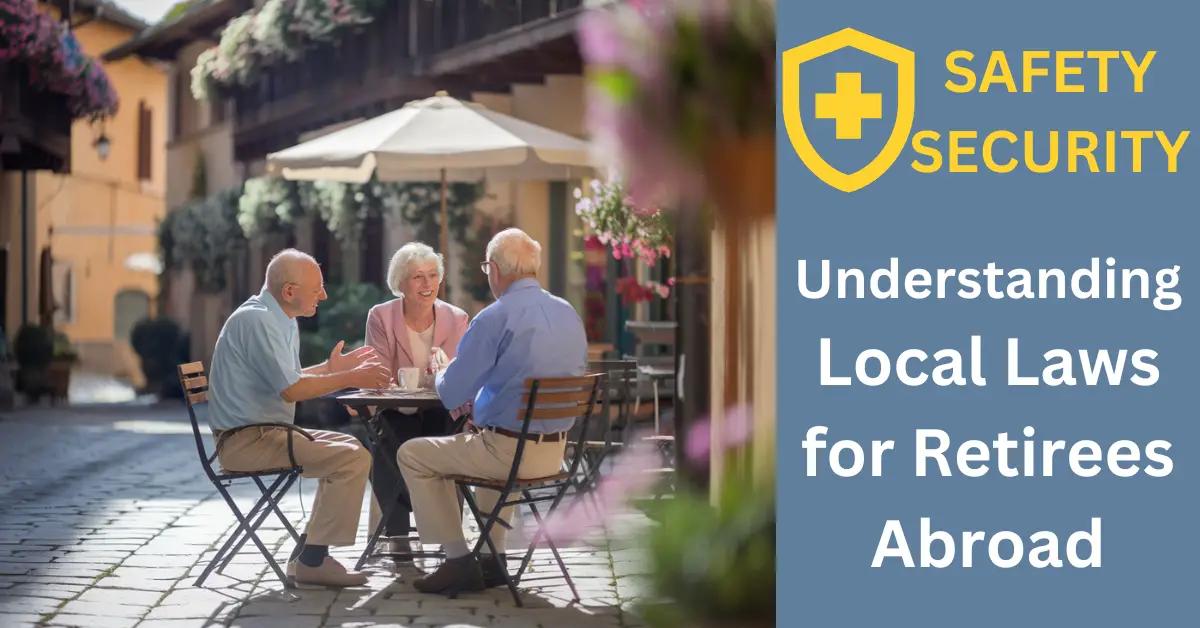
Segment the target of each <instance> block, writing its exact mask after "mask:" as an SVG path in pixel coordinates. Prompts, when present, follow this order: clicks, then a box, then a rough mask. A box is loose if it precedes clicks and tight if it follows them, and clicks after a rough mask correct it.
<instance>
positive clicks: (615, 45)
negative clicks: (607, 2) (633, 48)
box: [578, 11, 624, 65]
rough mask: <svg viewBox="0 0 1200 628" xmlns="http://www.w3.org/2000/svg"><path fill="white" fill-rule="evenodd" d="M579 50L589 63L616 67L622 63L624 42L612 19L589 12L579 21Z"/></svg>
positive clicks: (600, 13)
mask: <svg viewBox="0 0 1200 628" xmlns="http://www.w3.org/2000/svg"><path fill="white" fill-rule="evenodd" d="M578 35H579V37H578V38H579V49H580V52H581V53H582V54H583V56H584V57H585V58H586V59H587V60H588V62H589V63H596V64H601V65H616V64H618V63H620V62H621V52H622V50H623V48H624V42H623V41H622V40H621V35H620V33H619V32H618V31H617V28H616V24H615V23H614V22H613V20H612V18H611V17H610V16H608V15H606V14H604V13H602V12H600V11H588V12H587V13H585V14H584V15H583V17H581V18H580V20H579V33H578Z"/></svg>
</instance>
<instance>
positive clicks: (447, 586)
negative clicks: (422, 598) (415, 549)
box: [413, 554, 483, 597]
mask: <svg viewBox="0 0 1200 628" xmlns="http://www.w3.org/2000/svg"><path fill="white" fill-rule="evenodd" d="M413 588H414V589H416V590H418V591H420V592H421V593H441V594H442V595H447V596H450V597H455V596H456V595H458V594H459V593H461V592H463V591H482V590H483V572H481V571H480V570H479V561H478V560H475V556H473V555H471V554H467V555H466V556H461V557H459V558H450V559H448V560H446V562H444V563H442V566H441V567H438V568H437V571H435V572H433V573H431V574H429V575H427V576H423V577H421V578H417V579H416V580H413Z"/></svg>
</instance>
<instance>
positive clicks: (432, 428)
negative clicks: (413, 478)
mask: <svg viewBox="0 0 1200 628" xmlns="http://www.w3.org/2000/svg"><path fill="white" fill-rule="evenodd" d="M444 276H445V266H444V264H443V262H442V256H441V255H439V254H438V253H436V252H434V250H433V249H432V248H430V247H429V246H428V245H425V244H422V243H420V242H411V243H409V244H405V245H404V246H402V247H400V250H398V251H396V254H395V255H393V256H392V261H391V264H390V265H389V266H388V274H387V283H388V287H389V288H391V290H392V294H394V295H396V298H395V299H392V300H391V301H388V302H387V303H381V304H379V305H376V306H375V307H373V308H371V311H370V313H369V314H368V315H367V333H366V344H367V345H368V346H370V347H372V348H374V349H375V352H376V353H377V354H378V355H379V357H380V358H381V361H382V362H383V364H384V365H385V366H387V367H388V368H389V369H390V370H391V373H392V376H393V377H394V378H396V381H399V379H400V377H399V376H400V374H401V371H400V369H403V368H407V367H416V368H418V369H420V373H422V374H425V373H428V372H431V371H432V370H434V369H436V368H437V367H439V366H443V365H444V362H443V359H445V360H446V361H448V360H450V359H453V358H454V356H455V353H456V351H457V349H458V341H459V340H460V339H462V336H463V334H464V333H466V331H467V318H468V317H467V313H466V312H464V311H463V310H461V309H459V308H457V307H455V306H453V305H450V304H449V303H446V302H445V301H442V300H441V299H439V298H438V289H439V288H440V287H441V283H442V278H443V277H444ZM421 379H422V380H423V382H422V383H425V380H426V378H425V377H422V378H421ZM383 418H384V420H386V421H388V423H389V425H391V427H392V430H393V432H394V433H395V434H396V436H397V440H396V442H391V443H388V444H387V446H388V447H389V448H391V449H392V451H390V452H378V454H377V455H376V456H375V468H374V472H373V474H372V485H373V486H374V487H375V496H376V501H378V500H380V499H381V494H382V493H384V492H387V489H388V488H389V487H394V486H395V485H396V484H399V485H400V488H401V498H400V500H399V502H398V503H397V504H396V506H395V508H394V509H393V511H392V514H391V516H390V517H389V518H388V521H387V526H386V528H385V529H384V535H385V536H387V537H393V539H394V540H389V542H388V543H387V544H385V545H384V551H385V552H387V553H392V554H404V553H408V552H409V549H408V545H407V542H406V541H405V540H404V538H403V537H407V536H408V533H409V506H408V497H407V494H408V490H407V488H405V487H404V479H403V478H402V477H400V475H398V474H396V473H393V472H392V471H391V469H390V468H389V465H387V464H386V463H384V462H383V461H384V460H386V458H385V456H390V457H391V458H392V459H395V457H396V451H395V449H394V448H397V447H399V446H400V445H402V444H403V443H404V442H405V441H408V440H410V439H412V438H417V437H419V436H443V435H445V434H446V433H447V431H448V429H449V424H450V416H449V414H448V413H447V412H446V411H445V410H427V411H422V412H419V413H418V412H416V411H415V410H410V411H408V414H403V413H401V412H399V411H387V412H385V413H384V415H383ZM372 506H374V504H372ZM372 519H374V517H372ZM395 537H401V538H395Z"/></svg>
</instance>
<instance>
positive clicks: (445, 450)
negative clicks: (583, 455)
mask: <svg viewBox="0 0 1200 628" xmlns="http://www.w3.org/2000/svg"><path fill="white" fill-rule="evenodd" d="M565 448H566V441H565V440H560V441H557V442H553V443H550V442H546V443H538V442H536V441H525V450H524V452H523V453H522V455H521V469H520V471H519V472H518V473H517V477H519V478H522V479H530V478H538V477H544V476H547V475H553V474H555V473H558V472H559V471H561V470H562V461H563V451H564V449H565ZM516 452H517V439H515V438H512V437H509V436H504V435H501V434H497V433H495V432H491V431H482V432H480V433H478V434H456V435H454V436H441V437H435V438H414V439H412V440H410V441H408V442H406V443H404V444H403V445H401V446H400V450H399V451H397V452H396V462H398V463H399V465H400V473H402V474H403V475H404V482H405V484H407V485H408V493H409V495H410V496H411V497H412V506H413V515H414V516H415V517H416V519H417V532H418V533H420V535H421V541H422V542H424V543H441V544H443V545H444V544H446V543H449V542H452V541H463V540H464V537H463V531H462V515H461V513H460V512H459V510H458V496H457V495H458V494H457V492H456V490H457V489H456V487H455V485H454V481H453V480H449V479H447V478H446V476H450V475H467V476H471V477H479V478H488V479H495V480H501V481H503V480H506V479H508V474H509V471H511V470H512V463H513V458H515V457H516ZM499 496H500V494H499V492H497V491H492V490H488V489H476V490H475V498H476V501H477V503H478V505H479V509H480V510H481V511H483V512H485V513H487V512H491V510H492V508H494V507H495V506H496V500H497V499H498V498H499ZM511 498H512V496H511V495H510V499H511ZM500 516H501V518H503V519H504V520H505V521H508V522H509V523H512V516H513V508H512V507H511V506H510V507H508V508H505V509H504V510H502V511H500ZM506 532H507V530H505V528H504V527H503V526H501V525H499V524H496V525H493V526H492V531H491V534H489V536H491V538H492V543H494V544H495V545H496V549H497V550H499V551H501V552H503V551H505V546H504V539H505V533H506ZM484 549H485V550H486V549H487V546H486V545H485V546H484Z"/></svg>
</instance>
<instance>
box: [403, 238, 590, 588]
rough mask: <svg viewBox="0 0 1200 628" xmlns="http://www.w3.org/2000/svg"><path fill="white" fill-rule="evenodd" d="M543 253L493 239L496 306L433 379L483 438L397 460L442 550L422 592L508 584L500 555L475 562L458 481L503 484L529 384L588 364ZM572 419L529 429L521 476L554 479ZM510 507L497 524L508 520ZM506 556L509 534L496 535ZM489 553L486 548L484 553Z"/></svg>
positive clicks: (409, 450)
mask: <svg viewBox="0 0 1200 628" xmlns="http://www.w3.org/2000/svg"><path fill="white" fill-rule="evenodd" d="M541 256H542V247H541V245H540V244H538V242H537V241H536V240H534V239H533V238H531V237H529V236H528V235H526V234H525V232H524V231H521V230H520V229H505V230H504V231H501V232H500V233H497V234H496V236H495V237H493V238H492V240H491V242H489V243H488V246H487V256H486V258H485V260H484V261H483V262H482V263H481V264H480V269H481V270H482V271H483V272H485V273H487V276H488V286H489V287H490V288H491V290H492V295H493V296H494V297H496V301H495V302H494V303H492V304H491V305H489V306H487V307H486V308H484V309H483V311H481V312H480V313H479V314H478V315H477V316H476V317H475V320H473V321H471V326H470V327H469V328H468V329H467V333H466V334H464V335H463V337H462V340H461V341H460V342H459V343H458V355H457V357H455V358H454V360H453V361H451V362H450V364H449V365H448V366H447V367H446V369H445V370H443V371H441V372H440V373H438V375H437V380H436V385H437V392H438V396H440V397H441V399H442V403H443V404H445V406H446V407H447V408H455V407H458V406H460V405H462V404H464V403H466V402H468V401H472V400H473V401H474V402H475V409H474V414H473V417H472V422H473V423H474V424H475V427H476V428H478V431H477V433H464V434H458V435H456V436H444V437H435V438H416V439H413V440H410V441H408V442H406V443H404V445H402V446H401V447H400V450H399V451H398V452H397V454H396V460H397V462H399V464H400V472H401V473H402V474H403V475H404V482H405V483H406V484H407V486H408V492H409V495H410V496H411V497H412V504H413V514H415V515H416V518H417V530H418V531H419V532H420V535H421V540H422V541H424V542H426V543H440V544H441V545H442V547H443V549H445V551H446V562H444V563H443V564H442V566H441V567H440V568H438V570H437V571H435V572H433V573H431V574H429V575H427V576H424V577H422V578H418V579H417V580H415V581H413V586H414V587H415V588H416V589H417V590H418V591H422V592H425V593H443V594H453V593H458V592H460V591H478V590H480V589H483V588H485V587H493V586H499V585H502V584H504V582H505V579H504V574H503V573H502V572H503V570H505V569H506V566H505V564H506V561H505V557H504V556H503V555H501V556H491V555H490V554H485V555H484V557H483V562H482V564H481V563H480V562H479V561H477V560H476V559H475V557H474V556H472V555H471V553H470V551H469V549H468V547H467V542H466V540H465V538H464V537H463V530H462V514H461V512H460V510H459V506H458V499H457V497H456V493H455V484H454V480H453V479H451V477H452V476H454V475H469V476H475V477H486V478H493V479H497V480H504V479H505V478H507V477H508V474H509V470H510V469H511V468H512V463H513V458H514V456H515V455H516V449H517V439H518V438H519V437H520V436H521V417H522V413H521V409H522V406H521V394H522V392H523V391H524V386H525V379H526V378H529V377H563V376H571V375H580V374H582V373H583V371H584V368H585V367H586V365H587V335H586V334H585V332H584V329H583V321H581V320H580V318H579V314H578V313H577V312H576V311H575V308H573V307H571V304H570V303H567V302H566V301H564V300H562V299H560V298H558V297H556V296H554V295H552V294H550V293H549V292H546V291H545V290H542V286H541V285H540V284H539V283H538V280H537V274H538V270H539V268H540V267H541V259H542V257H541ZM572 423H574V419H560V420H551V421H533V422H532V423H531V424H530V427H529V431H530V432H531V434H528V435H527V436H526V438H527V440H526V442H525V449H524V454H523V455H522V458H521V469H520V477H522V478H534V477H542V476H547V475H552V474H554V473H557V472H558V471H559V469H560V467H561V466H562V460H563V449H564V448H565V447H566V444H567V439H566V435H567V430H569V429H571V425H572ZM498 497H499V494H498V493H497V492H496V491H490V490H486V489H479V490H477V491H476V498H477V499H478V502H479V507H480V509H482V510H483V511H484V512H488V511H490V510H491V509H492V508H494V507H495V505H496V499H497V498H498ZM512 514H513V513H512V507H509V508H506V509H504V510H502V511H501V514H500V516H501V518H502V519H504V520H505V521H511V520H512ZM490 535H491V538H492V543H493V544H494V545H495V546H496V548H497V551H500V552H503V551H504V541H505V529H504V527H502V526H499V525H497V526H494V527H493V528H492V529H491V532H490ZM485 547H486V546H485Z"/></svg>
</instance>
